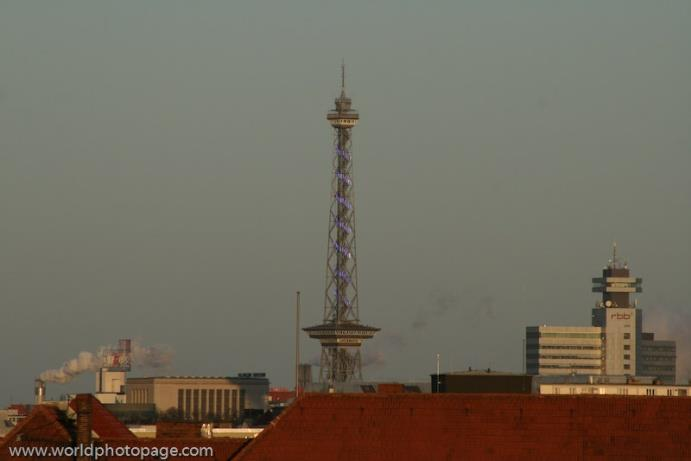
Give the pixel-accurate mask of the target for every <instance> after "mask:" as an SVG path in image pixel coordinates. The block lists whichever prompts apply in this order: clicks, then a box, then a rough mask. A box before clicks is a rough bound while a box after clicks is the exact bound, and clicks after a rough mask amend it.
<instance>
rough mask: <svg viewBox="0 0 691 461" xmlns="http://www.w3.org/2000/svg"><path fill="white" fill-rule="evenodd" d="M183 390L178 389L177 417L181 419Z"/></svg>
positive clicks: (183, 405) (183, 399)
mask: <svg viewBox="0 0 691 461" xmlns="http://www.w3.org/2000/svg"><path fill="white" fill-rule="evenodd" d="M184 402H185V390H184V389H178V418H180V419H182V417H183V411H184V408H185V404H184Z"/></svg>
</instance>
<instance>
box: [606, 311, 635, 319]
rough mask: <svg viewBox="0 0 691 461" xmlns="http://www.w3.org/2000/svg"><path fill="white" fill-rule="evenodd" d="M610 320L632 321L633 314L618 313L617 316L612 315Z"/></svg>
mask: <svg viewBox="0 0 691 461" xmlns="http://www.w3.org/2000/svg"><path fill="white" fill-rule="evenodd" d="M609 319H610V320H630V319H631V314H620V313H618V312H617V313H616V314H610V315H609Z"/></svg>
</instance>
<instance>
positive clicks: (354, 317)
mask: <svg viewBox="0 0 691 461" xmlns="http://www.w3.org/2000/svg"><path fill="white" fill-rule="evenodd" d="M335 102H336V107H335V108H334V110H332V111H330V112H329V113H328V114H327V115H326V119H327V120H328V121H329V122H330V123H331V126H332V127H333V128H334V150H335V153H334V160H333V168H334V173H333V178H332V180H331V192H332V198H333V201H332V202H331V212H330V214H329V245H328V251H327V260H326V292H325V294H324V321H323V323H322V324H321V325H315V326H313V327H308V328H305V329H304V331H306V332H307V333H308V334H309V336H310V337H311V338H315V339H318V340H319V341H320V343H321V346H322V353H321V369H320V372H319V380H320V382H322V383H327V384H328V385H329V386H333V385H334V384H336V383H344V382H348V381H357V380H362V363H361V358H360V346H361V345H362V342H363V341H364V340H365V339H370V338H372V337H373V336H374V334H375V333H376V332H377V331H379V328H375V327H370V326H367V325H362V324H360V316H359V311H358V291H357V262H356V259H355V214H354V210H353V180H352V176H353V162H352V157H351V152H350V146H351V130H352V128H353V127H354V126H355V125H356V124H357V122H358V120H359V119H360V116H359V114H358V113H357V111H355V110H353V109H352V108H351V100H350V98H349V97H347V96H346V94H345V65H341V95H340V96H339V97H338V98H336V101H335Z"/></svg>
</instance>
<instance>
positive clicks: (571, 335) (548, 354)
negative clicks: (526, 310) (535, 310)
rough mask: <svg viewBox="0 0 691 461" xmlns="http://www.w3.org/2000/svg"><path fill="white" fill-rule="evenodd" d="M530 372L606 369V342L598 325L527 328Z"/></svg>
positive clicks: (600, 370) (576, 372) (578, 371)
mask: <svg viewBox="0 0 691 461" xmlns="http://www.w3.org/2000/svg"><path fill="white" fill-rule="evenodd" d="M525 336H526V341H525V351H526V372H527V373H528V374H529V375H565V374H566V375H568V374H588V375H598V374H602V373H603V372H604V366H605V364H604V342H603V335H602V329H601V328H599V327H561V326H546V325H542V326H537V327H527V328H526V329H525Z"/></svg>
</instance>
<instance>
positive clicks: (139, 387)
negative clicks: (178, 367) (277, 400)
mask: <svg viewBox="0 0 691 461" xmlns="http://www.w3.org/2000/svg"><path fill="white" fill-rule="evenodd" d="M126 392H127V402H128V403H129V404H154V405H155V406H156V411H158V412H159V413H166V414H169V416H172V417H177V418H178V419H182V420H190V421H235V422H237V421H239V420H242V419H243V418H244V417H246V416H247V415H248V414H256V413H263V412H265V411H266V409H267V399H266V396H267V394H268V393H269V380H268V378H266V375H265V374H264V373H242V374H240V375H238V376H235V377H205V376H159V377H151V378H128V379H127V385H126Z"/></svg>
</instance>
